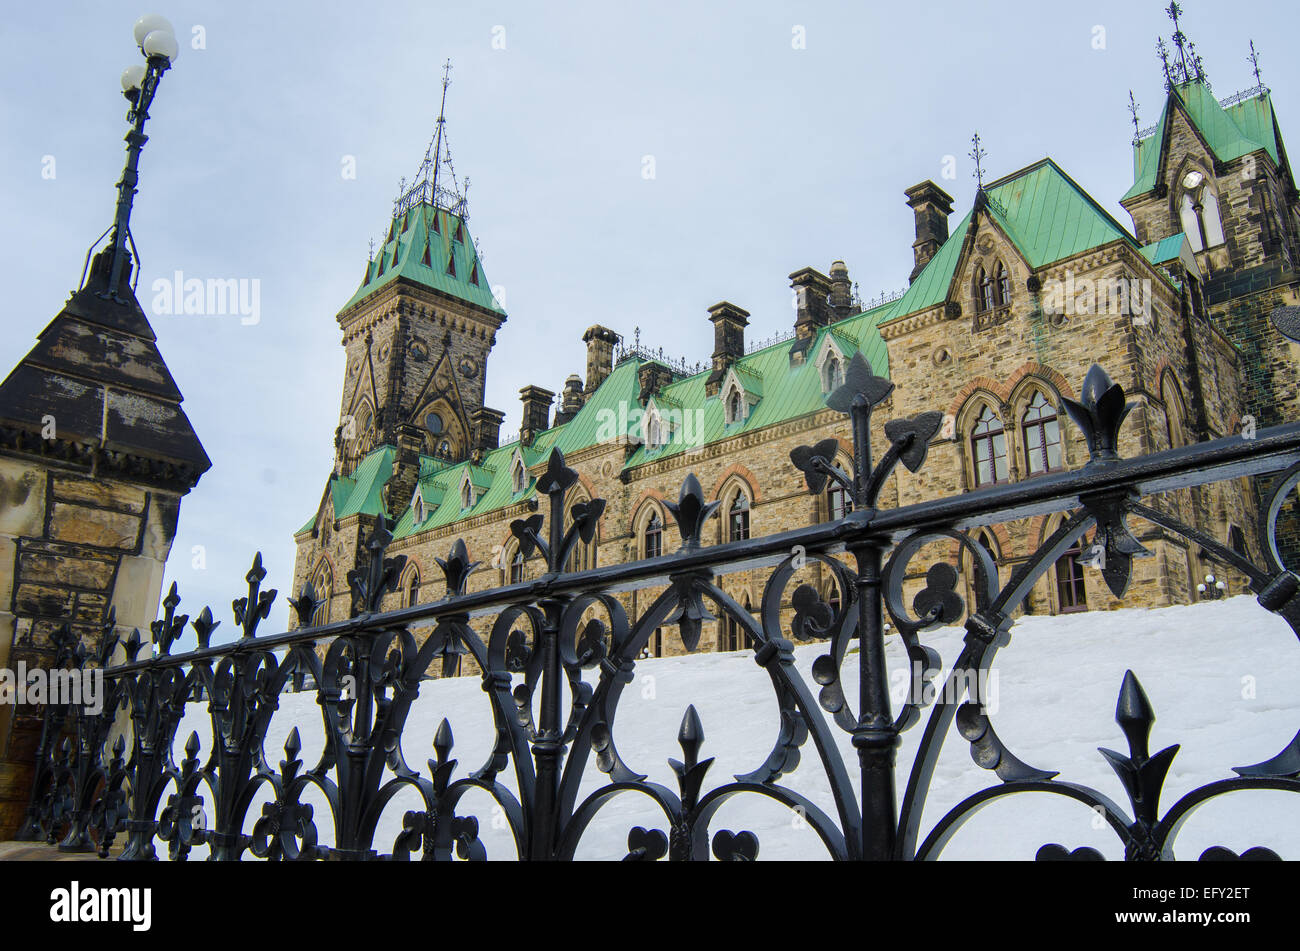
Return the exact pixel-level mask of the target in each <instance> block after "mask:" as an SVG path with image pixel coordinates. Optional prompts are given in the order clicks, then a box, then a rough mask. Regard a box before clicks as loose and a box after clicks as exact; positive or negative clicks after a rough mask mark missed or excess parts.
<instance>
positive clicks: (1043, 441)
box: [1020, 391, 1061, 475]
mask: <svg viewBox="0 0 1300 951" xmlns="http://www.w3.org/2000/svg"><path fill="white" fill-rule="evenodd" d="M1020 432H1021V435H1022V436H1023V437H1024V444H1025V471H1026V472H1028V473H1029V474H1030V475H1037V474H1038V473H1040V472H1052V471H1053V470H1055V469H1059V468H1061V422H1060V420H1059V419H1057V417H1056V410H1055V409H1054V408H1053V406H1052V404H1051V403H1049V402H1047V397H1045V396H1044V395H1043V394H1042V392H1041V391H1040V392H1036V393H1034V397H1033V399H1031V400H1030V401H1029V406H1028V407H1027V408H1026V409H1025V415H1024V416H1022V417H1021V418H1020Z"/></svg>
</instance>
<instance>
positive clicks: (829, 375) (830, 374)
mask: <svg viewBox="0 0 1300 951" xmlns="http://www.w3.org/2000/svg"><path fill="white" fill-rule="evenodd" d="M843 384H844V368H843V366H842V365H841V364H840V358H839V357H831V358H830V359H829V360H827V361H826V366H825V367H824V368H823V370H822V390H823V391H824V392H826V393H829V392H831V391H832V390H837V389H839V388H840V387H841V386H842V385H843Z"/></svg>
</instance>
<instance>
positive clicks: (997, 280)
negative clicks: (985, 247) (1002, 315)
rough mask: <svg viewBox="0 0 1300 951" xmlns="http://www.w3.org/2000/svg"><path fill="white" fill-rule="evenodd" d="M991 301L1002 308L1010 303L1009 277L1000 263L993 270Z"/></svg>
mask: <svg viewBox="0 0 1300 951" xmlns="http://www.w3.org/2000/svg"><path fill="white" fill-rule="evenodd" d="M993 282H994V284H993V299H994V302H995V303H996V304H997V305H998V306H999V307H1002V306H1003V305H1005V304H1010V303H1011V275H1010V274H1008V273H1007V269H1006V267H1004V266H1003V264H1002V262H1001V261H999V262H998V266H997V267H996V268H994V270H993Z"/></svg>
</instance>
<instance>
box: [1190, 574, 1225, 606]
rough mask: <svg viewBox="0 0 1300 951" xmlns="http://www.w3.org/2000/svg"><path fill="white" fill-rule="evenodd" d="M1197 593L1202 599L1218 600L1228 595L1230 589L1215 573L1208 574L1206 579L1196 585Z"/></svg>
mask: <svg viewBox="0 0 1300 951" xmlns="http://www.w3.org/2000/svg"><path fill="white" fill-rule="evenodd" d="M1196 593H1197V594H1199V595H1200V596H1201V600H1202V601H1217V600H1219V598H1222V597H1225V596H1226V595H1227V593H1228V589H1227V587H1225V586H1224V584H1223V582H1222V581H1219V580H1217V579H1216V578H1215V577H1214V575H1206V576H1205V580H1204V581H1202V582H1201V583H1200V584H1198V585H1197V586H1196Z"/></svg>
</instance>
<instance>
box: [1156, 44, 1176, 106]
mask: <svg viewBox="0 0 1300 951" xmlns="http://www.w3.org/2000/svg"><path fill="white" fill-rule="evenodd" d="M1156 53H1157V54H1158V55H1159V56H1160V66H1161V68H1162V69H1163V70H1164V73H1165V92H1166V93H1169V92H1172V91H1173V88H1174V74H1173V70H1172V69H1171V68H1170V66H1169V47H1168V46H1166V45H1165V38H1164V37H1163V36H1162V37H1160V38H1159V39H1157V40H1156Z"/></svg>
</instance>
